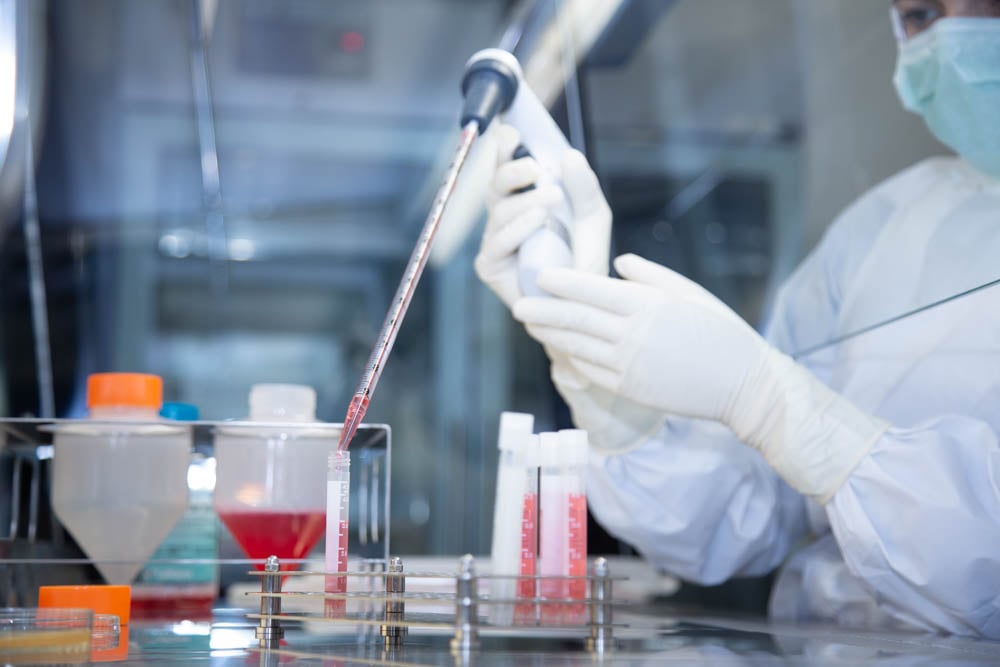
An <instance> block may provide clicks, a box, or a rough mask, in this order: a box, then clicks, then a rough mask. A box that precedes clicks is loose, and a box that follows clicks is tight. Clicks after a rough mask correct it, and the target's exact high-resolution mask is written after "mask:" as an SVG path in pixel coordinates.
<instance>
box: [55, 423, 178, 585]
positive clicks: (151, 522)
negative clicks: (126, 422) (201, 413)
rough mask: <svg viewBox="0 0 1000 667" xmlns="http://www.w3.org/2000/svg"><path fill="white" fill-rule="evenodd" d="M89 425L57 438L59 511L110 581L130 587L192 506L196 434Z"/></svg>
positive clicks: (168, 429)
mask: <svg viewBox="0 0 1000 667" xmlns="http://www.w3.org/2000/svg"><path fill="white" fill-rule="evenodd" d="M87 426H88V427H89V430H90V431H91V432H90V433H81V432H65V431H60V432H57V434H56V437H55V442H56V450H55V457H54V459H53V480H52V506H53V509H55V512H56V515H57V516H58V517H59V520H60V521H61V522H62V524H63V526H65V527H66V529H67V530H68V531H69V532H70V533H71V534H72V535H73V538H74V539H76V541H77V543H79V545H80V547H81V548H82V549H83V551H84V553H86V554H87V557H88V558H90V559H92V560H94V561H96V563H95V564H96V565H97V568H98V569H99V570H100V571H101V574H103V575H104V578H105V579H107V583H109V584H128V583H130V582H131V581H132V579H133V577H135V575H136V574H138V572H139V570H140V569H142V566H143V564H144V563H145V562H146V560H147V559H148V558H149V557H150V556H151V555H152V554H153V552H154V551H155V550H156V548H157V547H158V546H159V545H160V542H162V541H163V539H164V538H165V537H166V536H167V534H168V533H169V532H170V530H171V529H172V528H173V527H174V525H175V524H176V523H177V522H178V521H179V520H180V518H181V516H182V515H183V514H184V511H185V510H186V509H187V499H188V492H187V469H188V465H189V463H190V460H191V443H190V436H189V435H188V434H187V432H185V430H183V429H181V428H176V427H174V428H170V427H165V426H146V427H144V428H145V432H143V431H141V430H139V429H140V428H141V427H138V426H132V427H131V429H132V430H130V431H129V432H122V431H117V432H109V431H107V430H104V432H103V433H101V432H100V430H99V429H96V428H94V427H93V426H90V425H87ZM119 428H121V427H119ZM150 429H164V430H167V431H168V432H167V433H163V432H162V431H161V432H159V433H157V432H155V431H154V432H150ZM137 431H138V432H137Z"/></svg>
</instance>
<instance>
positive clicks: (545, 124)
mask: <svg viewBox="0 0 1000 667" xmlns="http://www.w3.org/2000/svg"><path fill="white" fill-rule="evenodd" d="M501 81H502V82H503V83H502V84H501V83H500V82H501ZM491 85H492V86H493V87H494V88H500V89H501V90H499V91H498V92H497V93H495V94H496V95H500V94H503V93H504V92H505V91H507V90H510V89H513V90H514V95H513V99H511V100H510V101H508V102H507V103H506V104H503V105H502V106H501V111H500V116H501V119H502V120H503V122H504V123H507V124H508V125H511V126H513V127H514V128H516V129H517V131H518V133H519V134H520V138H521V145H520V146H518V147H517V149H516V150H515V151H514V154H513V158H514V159H518V158H522V157H527V156H531V157H534V158H535V160H537V161H538V163H539V165H540V166H541V168H542V169H541V175H540V177H539V182H538V185H543V184H555V185H559V181H558V178H557V177H558V175H559V174H560V172H561V171H562V159H563V156H564V155H565V154H566V151H568V150H569V149H570V145H569V142H568V141H567V140H566V136H565V135H564V134H563V133H562V130H560V129H559V126H558V125H557V124H556V122H555V120H553V118H552V116H551V115H550V114H549V112H548V109H546V108H545V105H544V104H543V103H542V101H541V100H540V99H539V98H538V96H537V95H535V92H534V91H533V90H532V89H531V87H530V86H528V84H527V83H526V82H525V80H524V73H523V71H522V70H521V65H520V64H519V63H518V61H517V58H515V57H514V56H513V55H512V54H510V53H508V52H507V51H504V50H502V49H483V50H482V51H479V52H477V53H476V54H474V55H473V56H472V58H470V59H469V62H468V63H466V66H465V81H464V82H463V89H467V90H470V91H471V90H477V89H478V90H485V89H488V88H489V87H490V86H491ZM467 99H468V93H467ZM529 189H530V188H529ZM572 220H573V216H572V211H571V210H570V208H569V204H568V200H567V198H566V196H565V193H563V198H562V201H561V203H560V204H559V205H558V206H557V207H556V208H555V209H554V210H553V211H552V214H551V215H550V216H549V217H548V218H547V219H546V221H545V226H544V227H542V228H541V229H539V230H538V231H537V232H535V233H534V234H532V235H531V236H530V237H528V239H527V240H525V242H524V243H522V244H521V247H520V249H519V250H518V256H517V263H518V283H519V285H520V287H521V292H523V293H524V294H525V295H527V296H546V293H545V292H544V291H542V290H541V289H539V288H538V285H537V282H536V279H537V276H538V272H539V271H540V270H542V269H544V268H551V267H569V266H572V265H573V251H572V247H573V243H572V230H573V228H572Z"/></svg>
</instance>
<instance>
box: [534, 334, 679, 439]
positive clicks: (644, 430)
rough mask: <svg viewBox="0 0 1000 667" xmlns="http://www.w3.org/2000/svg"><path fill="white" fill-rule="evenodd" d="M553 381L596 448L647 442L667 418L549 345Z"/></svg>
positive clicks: (575, 421) (578, 423)
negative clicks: (600, 380) (587, 372)
mask: <svg viewBox="0 0 1000 667" xmlns="http://www.w3.org/2000/svg"><path fill="white" fill-rule="evenodd" d="M545 351H546V353H547V354H548V355H549V359H550V360H551V361H552V365H551V375H552V382H553V383H554V384H555V385H556V389H557V390H558V391H559V395H560V396H562V397H563V400H564V401H566V405H568V406H569V409H570V413H571V414H572V415H573V423H574V424H576V426H577V428H582V429H583V430H585V431H587V434H588V442H589V443H590V446H591V448H592V449H594V450H597V451H598V452H600V453H602V454H623V453H625V452H627V451H629V450H631V449H634V448H636V447H638V446H639V445H641V444H642V443H644V442H646V440H648V439H649V438H651V437H652V436H653V435H655V434H656V433H657V432H658V431H659V430H660V429H661V428H662V427H663V423H664V422H665V421H666V415H665V414H664V413H663V411H662V410H658V409H656V408H650V407H647V406H645V405H641V404H639V403H635V402H633V401H630V400H628V399H627V398H625V397H624V396H622V395H621V394H616V393H614V392H611V391H608V390H607V389H605V388H604V387H601V386H599V385H596V384H594V383H593V382H591V381H590V380H588V379H587V378H586V377H585V376H584V375H583V374H582V373H581V372H580V371H579V370H577V369H576V367H575V366H574V365H573V364H572V363H571V361H570V358H569V357H567V356H566V355H564V354H560V353H559V352H557V351H555V350H553V349H549V348H546V350H545Z"/></svg>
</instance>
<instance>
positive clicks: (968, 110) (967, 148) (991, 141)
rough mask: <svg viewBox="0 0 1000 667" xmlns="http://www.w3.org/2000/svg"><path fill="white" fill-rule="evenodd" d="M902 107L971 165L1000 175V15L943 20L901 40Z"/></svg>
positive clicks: (898, 65) (895, 79) (898, 67)
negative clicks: (915, 114)
mask: <svg viewBox="0 0 1000 667" xmlns="http://www.w3.org/2000/svg"><path fill="white" fill-rule="evenodd" d="M893 83H895V84H896V92H897V93H899V98H900V99H901V100H902V101H903V106H904V107H906V108H907V109H909V110H910V111H913V112H914V113H918V114H920V115H921V116H923V117H924V120H925V121H926V122H927V126H928V127H929V128H930V130H931V132H933V133H934V136H936V137H937V138H938V139H940V140H941V141H942V142H944V143H945V144H947V145H948V146H950V147H951V148H952V149H954V150H955V152H957V153H958V154H959V155H961V156H962V157H963V158H964V159H965V160H966V161H968V162H969V163H970V164H972V166H974V167H976V168H977V169H979V170H980V171H983V172H986V173H987V174H990V175H992V176H994V177H996V178H1000V18H965V17H962V18H945V19H940V20H939V21H937V22H935V23H934V24H933V25H932V26H931V27H930V28H929V29H928V30H927V31H926V32H923V33H921V34H919V35H917V36H916V37H914V38H912V39H910V40H908V41H906V42H902V43H901V44H900V46H899V59H898V60H897V62H896V74H895V76H894V77H893Z"/></svg>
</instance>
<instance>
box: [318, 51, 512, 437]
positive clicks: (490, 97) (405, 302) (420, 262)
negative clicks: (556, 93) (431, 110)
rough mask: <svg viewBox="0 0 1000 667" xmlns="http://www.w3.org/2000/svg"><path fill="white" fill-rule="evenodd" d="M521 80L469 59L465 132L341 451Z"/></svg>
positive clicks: (498, 65)
mask: <svg viewBox="0 0 1000 667" xmlns="http://www.w3.org/2000/svg"><path fill="white" fill-rule="evenodd" d="M517 84H518V73H517V72H515V71H513V70H510V69H509V68H508V67H507V66H506V65H505V64H504V63H502V62H491V63H489V65H488V66H481V67H473V66H472V65H471V64H470V66H468V67H467V68H466V71H465V76H464V77H463V79H462V93H463V94H464V96H465V103H464V106H463V108H462V116H461V121H460V124H461V128H462V132H461V134H460V136H459V139H458V145H457V147H456V149H455V154H454V156H453V157H452V159H451V163H450V164H449V165H448V169H447V170H446V171H445V175H444V179H443V180H442V182H441V186H440V187H439V188H438V191H437V195H436V196H435V197H434V203H433V204H432V205H431V210H430V212H429V213H428V214H427V219H426V220H425V221H424V226H423V229H422V230H421V231H420V236H419V238H418V239H417V243H416V245H415V246H414V248H413V253H412V254H411V255H410V260H409V262H407V264H406V269H405V270H404V271H403V277H402V278H401V279H400V281H399V287H398V288H396V295H395V296H394V297H393V299H392V304H391V305H390V306H389V312H388V313H386V316H385V321H384V322H383V323H382V329H381V331H379V335H378V338H377V339H376V341H375V347H374V348H372V353H371V356H370V357H369V358H368V364H367V365H366V367H365V371H364V374H363V375H362V376H361V383H360V384H359V385H358V389H357V391H355V392H354V397H353V398H352V399H351V403H350V405H349V406H348V408H347V416H346V417H345V419H344V428H343V430H341V432H340V440H339V442H338V443H337V449H338V450H343V449H345V448H347V447H348V445H350V443H351V440H352V439H353V438H354V434H355V433H356V432H357V430H358V426H359V425H360V424H361V420H362V419H364V416H365V413H367V412H368V405H369V403H370V402H371V397H372V394H373V393H374V392H375V387H376V386H377V385H378V381H379V378H380V377H381V376H382V371H383V370H384V368H385V364H386V361H388V359H389V353H390V352H391V351H392V346H393V343H395V342H396V335H397V334H398V333H399V327H400V325H401V324H402V323H403V318H404V317H405V316H406V310H407V308H409V306H410V301H411V299H412V298H413V293H414V291H415V290H416V288H417V283H418V282H420V276H421V275H422V274H423V272H424V267H425V266H426V265H427V259H428V257H429V256H430V250H431V244H432V243H433V242H434V235H435V234H436V233H437V229H438V225H439V224H440V223H441V218H442V216H443V215H444V211H445V208H446V207H447V206H448V202H449V200H450V199H451V195H452V193H453V192H454V190H455V184H456V183H457V181H458V175H459V173H460V172H461V170H462V165H463V164H465V159H466V157H468V155H469V150H471V148H472V144H473V143H474V142H475V140H476V138H477V137H478V136H479V135H480V134H481V133H482V132H485V131H486V129H487V127H489V124H490V122H491V121H492V120H493V118H494V117H495V116H496V115H497V113H499V112H501V111H503V110H504V109H506V108H508V107H509V106H510V104H511V101H512V100H513V99H514V96H515V94H516V93H517Z"/></svg>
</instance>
